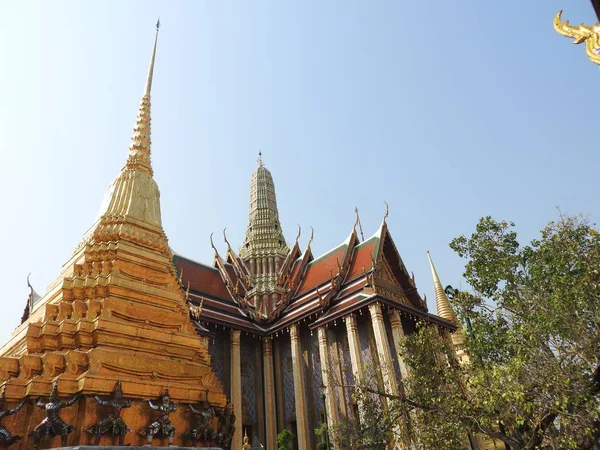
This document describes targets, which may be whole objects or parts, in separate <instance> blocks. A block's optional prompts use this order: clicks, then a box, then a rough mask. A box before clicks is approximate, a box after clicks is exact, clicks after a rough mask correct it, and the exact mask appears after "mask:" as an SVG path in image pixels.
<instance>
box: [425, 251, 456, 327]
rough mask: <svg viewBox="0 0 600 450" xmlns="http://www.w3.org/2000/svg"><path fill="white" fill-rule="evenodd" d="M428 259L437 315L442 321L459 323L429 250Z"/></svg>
mask: <svg viewBox="0 0 600 450" xmlns="http://www.w3.org/2000/svg"><path fill="white" fill-rule="evenodd" d="M427 258H429V266H430V267H431V275H432V277H433V287H434V290H435V307H436V310H437V315H438V316H440V317H441V318H442V319H446V320H447V321H448V322H452V323H456V324H457V323H458V320H456V315H455V314H454V310H453V309H452V306H451V305H450V301H449V300H448V296H447V295H446V292H444V288H443V287H442V282H441V281H440V277H439V276H438V274H437V271H436V270H435V266H434V265H433V261H432V260H431V254H430V253H429V250H427Z"/></svg>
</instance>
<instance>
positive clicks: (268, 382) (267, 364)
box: [263, 338, 277, 450]
mask: <svg viewBox="0 0 600 450" xmlns="http://www.w3.org/2000/svg"><path fill="white" fill-rule="evenodd" d="M263 366H264V377H265V428H266V432H267V434H266V440H265V447H266V449H267V450H277V417H276V415H275V379H274V377H273V340H272V339H271V338H265V339H263Z"/></svg>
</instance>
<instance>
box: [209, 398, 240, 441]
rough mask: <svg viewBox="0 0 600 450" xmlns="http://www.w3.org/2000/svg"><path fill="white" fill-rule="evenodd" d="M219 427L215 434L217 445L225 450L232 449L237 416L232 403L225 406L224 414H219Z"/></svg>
mask: <svg viewBox="0 0 600 450" xmlns="http://www.w3.org/2000/svg"><path fill="white" fill-rule="evenodd" d="M217 416H218V417H219V425H218V427H217V433H216V434H215V439H214V440H215V444H216V445H217V446H219V447H222V448H223V449H229V448H231V440H232V439H233V433H234V432H235V414H234V413H233V409H232V406H231V404H230V403H228V404H227V406H225V408H224V409H223V411H222V412H217Z"/></svg>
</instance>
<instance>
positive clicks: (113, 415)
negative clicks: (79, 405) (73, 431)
mask: <svg viewBox="0 0 600 450" xmlns="http://www.w3.org/2000/svg"><path fill="white" fill-rule="evenodd" d="M94 398H95V399H96V401H97V402H98V403H99V404H100V405H102V406H108V407H109V408H110V412H109V414H108V417H105V418H104V419H101V420H99V421H98V422H97V423H96V424H95V425H91V426H90V427H88V428H87V429H86V431H87V432H88V433H92V434H94V435H95V444H96V445H98V444H99V443H100V438H101V437H102V435H103V434H110V435H112V437H113V439H114V437H115V436H118V437H119V445H123V441H124V440H125V435H126V434H127V433H129V432H130V431H131V430H130V429H129V427H128V426H127V424H126V423H125V421H124V420H123V419H122V418H121V410H122V409H125V408H130V407H131V400H128V399H125V398H123V387H122V385H121V380H118V381H117V383H116V384H115V388H114V389H113V395H112V398H111V399H110V400H102V399H101V398H100V397H98V396H97V395H95V396H94Z"/></svg>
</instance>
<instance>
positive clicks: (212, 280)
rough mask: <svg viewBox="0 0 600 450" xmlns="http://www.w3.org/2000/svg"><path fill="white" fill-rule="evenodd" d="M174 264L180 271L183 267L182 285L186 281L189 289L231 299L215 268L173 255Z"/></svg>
mask: <svg viewBox="0 0 600 450" xmlns="http://www.w3.org/2000/svg"><path fill="white" fill-rule="evenodd" d="M174 262H175V265H176V266H177V268H178V269H179V270H180V271H181V269H183V280H182V281H183V285H184V286H186V287H187V284H188V281H189V283H190V289H192V290H194V291H196V292H202V293H203V294H206V295H210V296H213V297H217V298H221V299H223V300H231V295H229V291H227V288H226V287H225V283H224V282H223V279H222V278H221V274H220V273H219V271H218V270H217V269H214V268H212V267H208V266H205V265H203V264H199V263H196V262H193V261H189V260H187V259H184V258H181V257H179V256H175V258H174Z"/></svg>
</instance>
